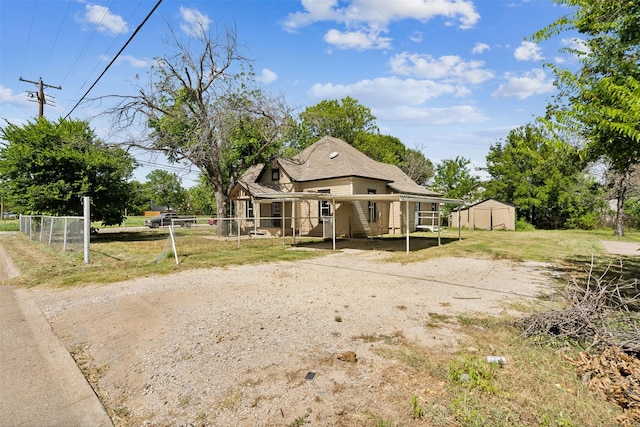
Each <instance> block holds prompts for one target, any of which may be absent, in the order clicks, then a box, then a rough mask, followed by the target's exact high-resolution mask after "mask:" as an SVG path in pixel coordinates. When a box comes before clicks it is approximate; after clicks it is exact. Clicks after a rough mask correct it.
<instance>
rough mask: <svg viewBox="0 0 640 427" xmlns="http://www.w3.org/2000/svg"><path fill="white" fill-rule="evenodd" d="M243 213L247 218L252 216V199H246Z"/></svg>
mask: <svg viewBox="0 0 640 427" xmlns="http://www.w3.org/2000/svg"><path fill="white" fill-rule="evenodd" d="M245 213H246V215H247V218H253V200H247V204H246V205H245Z"/></svg>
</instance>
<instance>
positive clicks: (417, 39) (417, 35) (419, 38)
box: [409, 31, 424, 43]
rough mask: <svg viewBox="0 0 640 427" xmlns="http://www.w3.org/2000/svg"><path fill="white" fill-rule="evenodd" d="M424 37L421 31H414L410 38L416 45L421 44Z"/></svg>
mask: <svg viewBox="0 0 640 427" xmlns="http://www.w3.org/2000/svg"><path fill="white" fill-rule="evenodd" d="M423 37H424V36H423V35H422V32H420V31H414V32H413V33H412V34H411V35H410V36H409V40H411V41H412V42H415V43H420V42H421V41H422V39H423Z"/></svg>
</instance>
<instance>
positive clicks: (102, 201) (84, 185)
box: [0, 118, 135, 225]
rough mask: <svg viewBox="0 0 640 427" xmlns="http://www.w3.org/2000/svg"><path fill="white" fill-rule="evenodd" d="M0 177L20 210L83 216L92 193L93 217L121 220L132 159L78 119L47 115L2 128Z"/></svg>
mask: <svg viewBox="0 0 640 427" xmlns="http://www.w3.org/2000/svg"><path fill="white" fill-rule="evenodd" d="M0 136H1V139H2V140H4V141H5V142H6V143H5V144H4V145H3V146H2V147H1V148H0V176H2V177H3V181H4V185H5V187H6V188H5V190H6V192H7V194H8V196H9V197H10V198H11V199H12V200H13V201H14V202H15V208H16V209H17V210H19V211H20V212H25V213H38V214H50V215H76V216H78V215H82V213H83V206H82V197H83V196H89V197H91V204H92V209H91V219H92V220H93V221H102V223H103V225H116V224H121V223H122V221H123V219H124V216H123V211H124V209H125V207H126V203H127V200H128V194H129V184H128V179H129V178H130V177H131V174H132V172H133V169H134V167H135V160H134V159H133V158H132V157H131V156H130V155H129V154H128V153H126V152H125V151H124V150H122V149H121V148H118V147H114V146H110V145H107V144H105V143H104V142H102V141H100V140H99V139H98V138H97V137H96V135H95V134H94V132H93V130H91V129H90V128H89V124H88V123H87V122H85V121H81V120H62V119H60V120H59V121H58V122H57V123H51V122H49V121H48V120H47V119H45V118H39V119H37V120H36V121H34V122H27V124H26V125H24V126H17V125H14V124H11V123H7V125H6V126H5V127H4V128H2V129H1V130H0Z"/></svg>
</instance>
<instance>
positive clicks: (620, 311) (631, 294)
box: [515, 270, 640, 426]
mask: <svg viewBox="0 0 640 427" xmlns="http://www.w3.org/2000/svg"><path fill="white" fill-rule="evenodd" d="M607 272H608V270H607ZM607 272H605V274H603V275H602V276H600V277H594V276H593V274H592V271H589V274H588V278H587V281H586V283H578V282H576V281H573V282H571V283H569V284H568V285H567V286H566V287H565V288H564V289H563V291H562V295H561V296H562V299H563V302H564V309H561V310H549V311H544V312H538V313H535V314H533V315H531V316H527V317H524V318H522V319H519V320H517V321H516V323H515V324H516V326H517V327H518V328H519V329H521V330H522V331H523V335H524V336H525V337H535V338H536V339H537V340H538V341H539V342H542V343H549V342H551V341H555V340H560V341H571V342H577V343H580V344H587V345H588V351H586V352H582V353H580V354H579V355H578V357H577V358H576V359H571V358H567V360H568V361H569V362H570V363H571V364H572V365H574V366H576V368H577V369H578V374H579V375H580V376H581V377H582V380H583V382H584V383H585V385H586V386H587V387H588V388H589V389H590V390H592V391H593V392H595V393H597V394H599V395H601V396H602V397H604V398H606V399H609V400H612V401H614V402H616V403H617V404H618V405H619V406H620V407H621V408H623V410H624V414H623V415H622V416H621V417H619V418H618V420H617V421H618V422H619V423H620V424H621V425H623V426H627V425H628V426H638V425H640V359H638V357H640V288H639V287H638V280H637V279H636V280H631V281H625V280H623V279H622V278H621V277H617V278H615V279H613V280H605V279H604V277H605V275H606V274H607Z"/></svg>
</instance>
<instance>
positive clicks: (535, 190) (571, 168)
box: [486, 125, 604, 229]
mask: <svg viewBox="0 0 640 427" xmlns="http://www.w3.org/2000/svg"><path fill="white" fill-rule="evenodd" d="M584 166H585V162H583V161H581V159H580V157H579V152H578V150H576V149H575V148H574V147H572V146H570V145H569V144H567V143H564V142H562V141H557V140H555V139H553V138H552V136H551V135H549V134H548V132H546V131H545V129H544V128H543V127H538V126H534V125H526V126H522V127H519V128H516V129H513V130H511V132H509V135H508V136H507V138H506V141H505V142H504V143H500V142H498V143H496V144H495V145H492V146H491V147H490V149H489V154H488V155H487V172H488V173H489V175H490V176H491V179H490V180H489V181H488V182H487V183H486V195H487V196H488V197H494V198H497V199H499V200H502V201H505V202H509V203H512V204H514V205H516V208H517V213H518V217H519V218H521V219H525V220H526V221H527V222H529V223H530V224H533V225H534V226H535V227H537V228H548V229H549V228H550V229H554V228H564V227H580V228H593V227H594V226H595V225H596V223H597V220H598V218H599V214H600V213H601V210H602V209H601V206H602V204H603V202H604V201H603V198H602V188H601V186H600V185H599V184H598V183H597V182H596V181H595V179H594V178H593V177H587V176H585V174H584V173H582V169H583V168H584ZM599 206H600V208H599Z"/></svg>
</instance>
